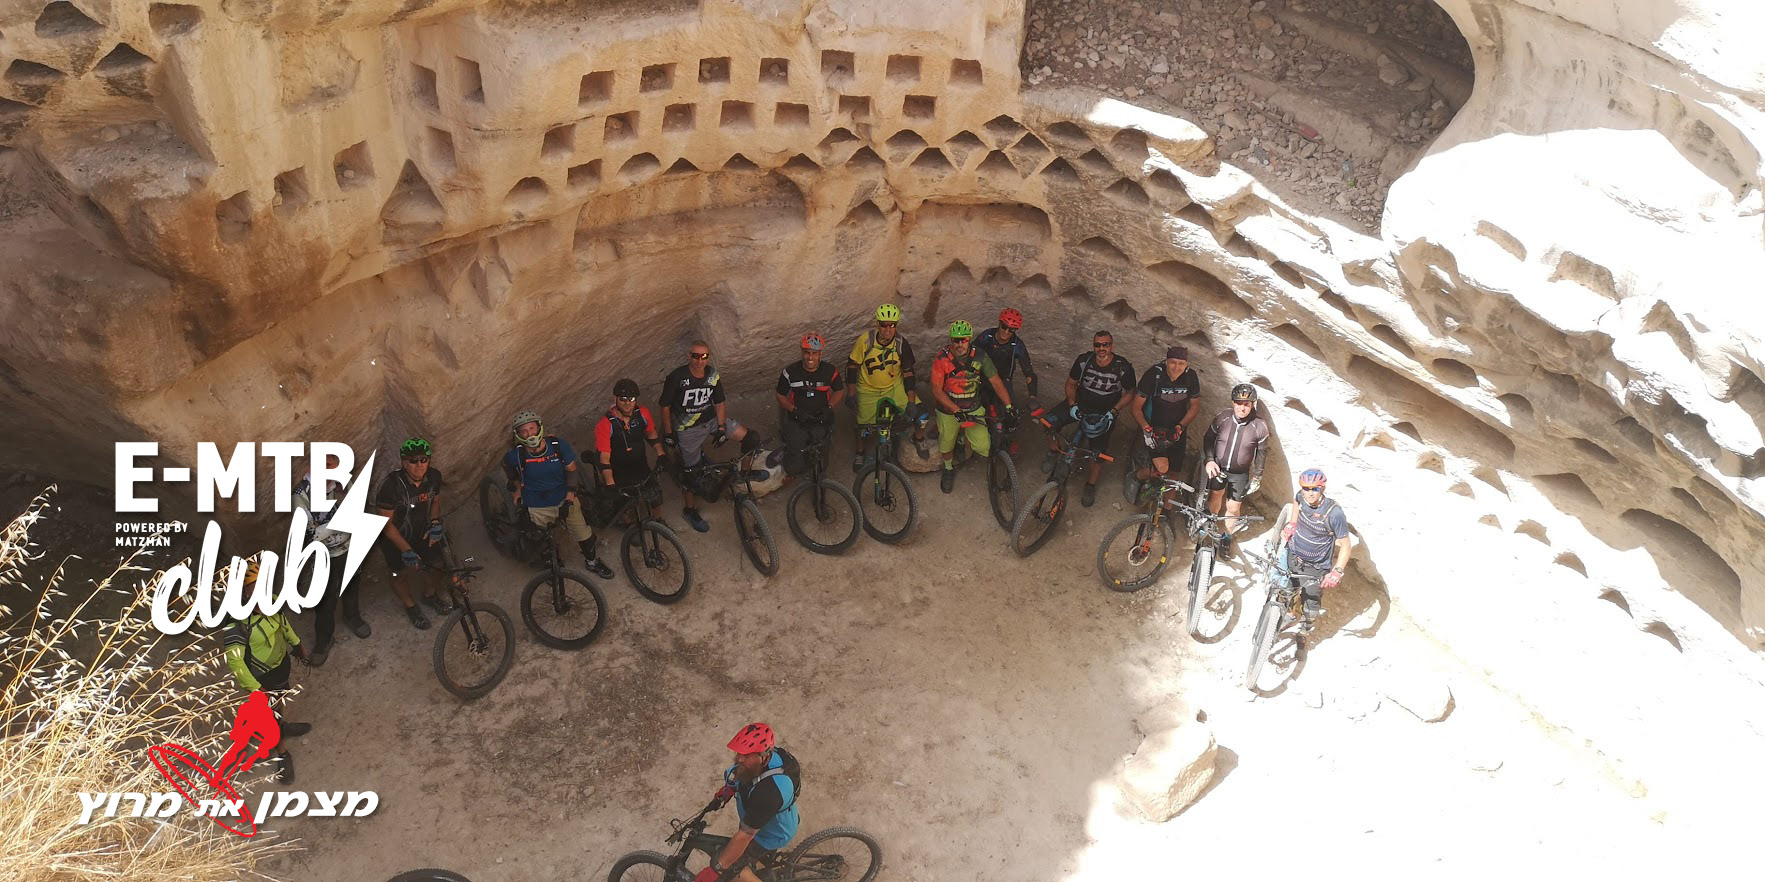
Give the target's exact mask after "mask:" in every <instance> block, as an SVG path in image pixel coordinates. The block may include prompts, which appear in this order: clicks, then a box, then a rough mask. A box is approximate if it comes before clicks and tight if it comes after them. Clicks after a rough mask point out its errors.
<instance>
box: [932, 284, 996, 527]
mask: <svg viewBox="0 0 1765 882" xmlns="http://www.w3.org/2000/svg"><path fill="white" fill-rule="evenodd" d="M973 339H974V326H972V325H970V324H969V323H968V322H966V321H962V320H960V319H958V320H956V321H954V322H951V323H950V345H949V346H946V347H944V349H943V351H941V352H939V353H938V357H937V358H936V359H933V360H932V382H931V389H932V400H933V401H934V402H936V403H937V406H938V453H939V454H940V455H941V456H942V457H943V460H944V462H943V473H942V474H941V475H939V477H938V489H940V490H942V491H944V492H945V493H950V492H952V491H954V490H955V489H956V435H957V433H958V432H966V433H967V435H968V449H969V452H970V453H972V454H974V455H975V456H976V457H978V458H980V459H983V460H984V459H986V458H987V457H989V456H991V455H992V453H993V436H992V435H991V434H990V433H989V432H988V428H987V412H986V399H985V398H984V397H983V394H984V392H985V391H986V390H988V389H990V390H991V391H992V393H993V395H994V396H995V397H996V398H997V399H998V400H999V401H1000V402H1001V403H1002V404H1003V405H1004V407H1005V417H1004V420H1005V424H1006V426H1007V427H1008V428H1009V427H1015V426H1016V425H1017V409H1016V408H1015V407H1013V406H1012V404H1011V391H1010V390H1008V389H1006V388H1005V383H1004V382H1003V381H1001V380H1000V379H999V374H998V372H997V371H996V370H995V369H994V367H993V360H992V359H990V358H987V357H986V356H984V355H980V354H979V353H977V352H975V350H974V347H973V346H972V345H971V344H972V342H973ZM965 418H966V420H967V422H969V423H970V425H969V427H968V428H967V429H963V428H961V424H962V422H963V421H964V419H965Z"/></svg>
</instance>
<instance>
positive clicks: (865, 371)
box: [847, 330, 913, 393]
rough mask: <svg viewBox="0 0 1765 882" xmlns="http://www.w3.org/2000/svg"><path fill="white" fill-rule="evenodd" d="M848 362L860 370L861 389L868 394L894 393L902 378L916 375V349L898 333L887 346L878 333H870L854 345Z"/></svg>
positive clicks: (859, 383)
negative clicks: (877, 335)
mask: <svg viewBox="0 0 1765 882" xmlns="http://www.w3.org/2000/svg"><path fill="white" fill-rule="evenodd" d="M847 358H849V359H850V360H851V361H852V363H853V364H856V365H857V366H858V388H859V389H861V390H863V391H864V392H866V393H883V392H890V391H893V390H894V388H895V386H896V384H898V383H900V382H901V379H902V377H904V376H906V375H907V374H911V373H913V346H912V344H910V343H908V342H907V338H906V337H903V336H901V335H900V333H899V332H896V334H895V339H893V340H891V341H889V342H887V343H884V342H882V341H881V340H878V339H877V338H876V331H874V330H872V331H868V332H866V333H865V334H863V335H862V336H860V337H859V338H858V341H857V342H855V343H853V344H852V352H851V354H850V355H848V356H847Z"/></svg>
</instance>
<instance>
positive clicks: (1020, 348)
mask: <svg viewBox="0 0 1765 882" xmlns="http://www.w3.org/2000/svg"><path fill="white" fill-rule="evenodd" d="M974 346H975V348H976V349H979V350H980V351H981V354H982V355H985V356H986V357H987V358H990V359H992V361H993V367H994V369H996V370H997V371H998V372H999V379H1001V380H1004V381H1005V382H1007V383H1010V382H1011V378H1012V377H1014V376H1016V375H1017V364H1018V362H1023V372H1024V373H1026V374H1034V373H1035V372H1036V369H1035V368H1033V367H1031V366H1030V348H1029V347H1028V346H1025V345H1024V342H1023V334H1021V333H1013V334H1012V335H1011V342H1009V343H1000V342H999V329H998V328H988V329H986V330H984V331H982V332H981V333H980V336H978V337H976V338H974Z"/></svg>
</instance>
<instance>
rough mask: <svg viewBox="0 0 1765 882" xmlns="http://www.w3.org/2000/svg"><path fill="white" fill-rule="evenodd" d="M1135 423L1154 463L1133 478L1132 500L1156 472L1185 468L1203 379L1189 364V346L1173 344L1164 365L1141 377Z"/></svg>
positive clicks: (1165, 473)
mask: <svg viewBox="0 0 1765 882" xmlns="http://www.w3.org/2000/svg"><path fill="white" fill-rule="evenodd" d="M1131 412H1132V413H1133V415H1134V422H1136V423H1139V424H1140V440H1141V443H1143V444H1144V445H1145V447H1146V451H1147V453H1148V454H1150V457H1149V458H1150V460H1151V462H1150V463H1149V464H1148V465H1147V466H1146V467H1145V468H1141V469H1139V470H1138V471H1135V472H1133V473H1132V475H1131V476H1130V478H1129V486H1128V501H1129V502H1133V501H1134V500H1136V499H1138V498H1139V496H1140V483H1141V482H1143V481H1146V480H1149V479H1150V478H1151V477H1152V476H1153V475H1154V474H1158V475H1169V474H1170V473H1171V472H1172V470H1176V471H1179V472H1180V471H1182V468H1183V457H1184V455H1185V453H1186V452H1187V450H1188V447H1189V439H1188V436H1187V435H1186V434H1185V433H1186V432H1187V431H1188V429H1189V423H1191V422H1193V421H1194V420H1195V415H1196V414H1198V413H1200V412H1201V378H1200V377H1198V376H1196V374H1195V369H1194V368H1191V367H1189V349H1188V347H1185V346H1172V347H1170V348H1168V349H1166V350H1165V351H1164V364H1155V365H1153V366H1152V367H1149V368H1147V369H1146V373H1145V374H1143V375H1142V376H1141V377H1140V385H1139V386H1138V387H1136V388H1135V390H1134V407H1133V410H1132V411H1131Z"/></svg>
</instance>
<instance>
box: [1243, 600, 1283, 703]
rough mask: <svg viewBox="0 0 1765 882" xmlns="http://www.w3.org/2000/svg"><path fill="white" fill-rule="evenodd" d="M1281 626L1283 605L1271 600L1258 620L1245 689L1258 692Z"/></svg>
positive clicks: (1266, 602)
mask: <svg viewBox="0 0 1765 882" xmlns="http://www.w3.org/2000/svg"><path fill="white" fill-rule="evenodd" d="M1280 625H1281V604H1280V603H1278V602H1276V601H1275V599H1274V598H1272V597H1271V598H1269V599H1268V600H1267V601H1265V602H1264V603H1263V605H1262V615H1261V616H1260V617H1259V618H1257V620H1256V639H1255V640H1254V641H1253V642H1252V643H1251V644H1250V669H1249V670H1248V671H1246V672H1245V674H1244V688H1246V689H1249V690H1250V691H1252V692H1255V691H1256V681H1257V679H1258V678H1260V677H1261V676H1262V668H1263V664H1264V663H1265V662H1267V661H1268V659H1269V652H1270V651H1271V650H1273V649H1274V642H1275V631H1276V630H1278V629H1279V627H1280Z"/></svg>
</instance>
